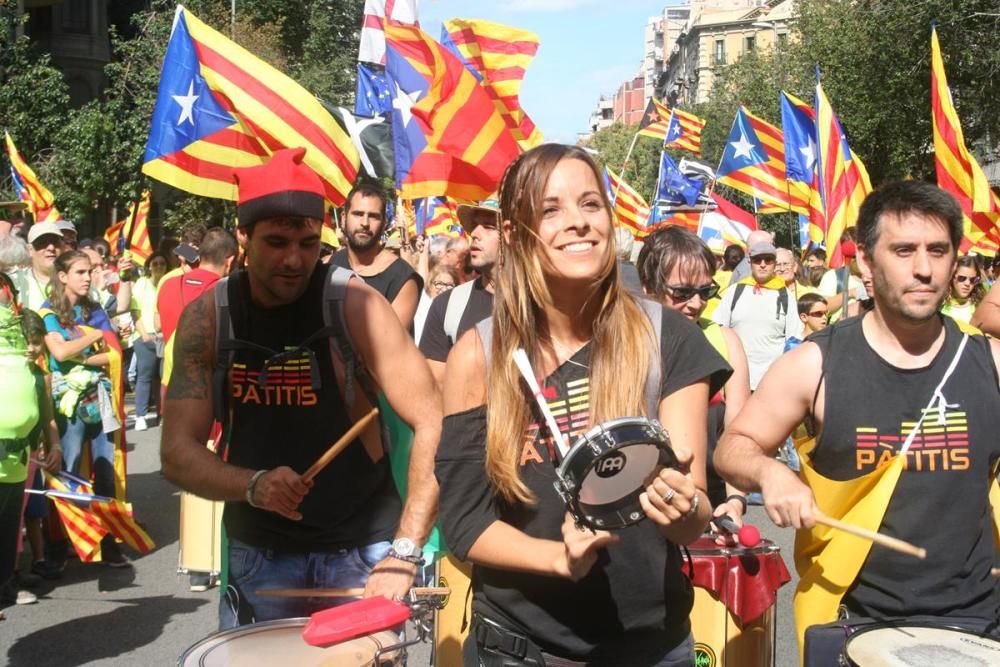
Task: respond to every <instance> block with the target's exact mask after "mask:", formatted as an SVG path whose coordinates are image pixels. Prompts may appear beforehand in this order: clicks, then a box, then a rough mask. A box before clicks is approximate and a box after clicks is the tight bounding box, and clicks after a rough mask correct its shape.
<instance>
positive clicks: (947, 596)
mask: <svg viewBox="0 0 1000 667" xmlns="http://www.w3.org/2000/svg"><path fill="white" fill-rule="evenodd" d="M942 319H943V321H944V327H945V332H946V335H945V341H944V345H943V346H942V348H941V350H940V352H939V353H938V354H937V356H936V357H935V358H934V360H933V361H932V362H931V364H930V365H929V366H927V367H925V368H916V369H901V368H896V367H894V366H892V365H890V364H889V363H888V362H887V361H886V360H885V359H883V358H882V357H880V356H879V355H878V354H877V353H876V352H875V350H874V349H872V347H871V346H870V345H869V344H868V341H867V340H866V339H865V336H864V333H863V331H862V326H861V323H862V318H861V317H854V318H850V319H848V320H845V321H843V322H839V323H837V324H835V325H833V326H830V327H828V328H826V329H824V330H822V331H820V332H818V333H815V334H813V335H812V336H811V337H810V339H809V340H810V341H812V342H815V343H816V344H817V345H819V347H820V349H821V350H822V353H823V369H824V374H825V379H824V383H825V389H824V390H825V403H824V408H823V427H822V433H821V435H820V437H819V441H818V443H817V446H816V448H815V450H814V451H813V453H812V455H811V460H812V464H813V466H814V467H815V468H816V470H817V471H818V472H819V473H820V474H821V475H823V476H825V477H827V478H829V479H834V480H848V479H853V478H856V477H859V476H861V475H863V474H866V473H869V472H871V471H872V470H874V469H875V467H876V466H877V465H878V464H879V462H880V461H883V460H885V459H888V458H890V457H892V456H893V455H894V454H895V453H896V452H897V451H898V450H899V449H900V448H901V447H902V445H903V442H904V441H905V440H906V437H907V435H908V434H909V432H910V430H911V429H912V428H913V427H914V425H915V424H916V422H917V420H918V419H919V418H920V415H921V412H922V411H923V410H924V409H925V408H926V406H927V405H928V403H929V402H930V399H931V396H932V394H933V393H934V389H935V388H936V387H937V386H938V383H940V382H941V380H942V378H943V377H944V374H945V371H946V370H947V368H948V366H949V365H950V364H951V362H952V360H953V359H954V357H955V353H956V351H957V350H958V348H959V343H960V342H961V339H962V335H963V334H962V332H961V331H960V330H959V328H958V326H957V325H956V324H955V323H954V321H952V320H951V319H950V318H947V317H944V318H942ZM942 393H943V394H944V398H945V402H946V405H944V406H940V407H939V408H935V409H933V410H931V411H929V413H928V415H927V416H926V417H925V418H924V422H923V424H922V425H921V427H920V429H919V431H918V432H917V434H916V437H915V439H914V441H913V444H912V445H911V447H910V449H909V451H908V452H907V454H906V467H905V469H904V471H903V473H902V475H901V476H900V479H899V482H898V484H897V486H896V489H895V492H894V493H893V495H892V499H891V500H890V502H889V507H888V510H887V511H886V514H885V518H884V519H883V521H882V525H881V528H880V529H879V530H880V532H882V533H885V534H886V535H891V536H893V537H898V538H900V539H903V540H906V541H908V542H913V543H915V544H917V545H920V546H923V547H925V548H926V549H927V559H926V560H923V561H920V560H917V559H915V558H913V557H911V556H907V555H903V554H899V553H896V552H894V551H890V550H888V549H886V548H884V547H880V546H878V545H874V546H873V547H872V549H871V552H870V553H869V555H868V559H867V560H866V561H865V564H864V566H863V567H862V570H861V572H860V573H859V575H858V577H857V579H856V580H855V582H854V585H853V587H852V588H851V589H850V590H849V591H848V593H847V595H846V596H845V599H844V602H845V604H846V605H847V607H848V609H849V610H852V611H854V612H855V613H859V614H863V615H865V616H873V617H907V616H914V615H932V616H953V617H968V618H981V619H992V618H993V617H994V616H995V614H996V613H997V610H998V606H1000V597H998V588H997V578H996V577H993V576H991V574H990V569H991V568H992V567H994V566H995V565H996V561H997V554H996V548H995V546H994V543H993V529H992V513H991V509H990V504H989V499H988V494H989V488H990V484H991V481H992V476H991V471H992V470H993V469H994V466H995V465H996V462H997V458H998V456H1000V390H998V387H997V371H996V367H995V365H994V363H993V357H992V355H991V353H990V345H989V342H988V340H987V338H986V337H984V336H981V335H974V336H970V337H969V341H968V343H967V344H966V346H965V350H964V352H963V353H962V356H961V359H960V360H959V362H958V365H957V367H956V368H955V370H954V372H953V374H952V375H951V377H950V378H949V380H948V381H947V383H946V384H945V385H944V388H943V391H942Z"/></svg>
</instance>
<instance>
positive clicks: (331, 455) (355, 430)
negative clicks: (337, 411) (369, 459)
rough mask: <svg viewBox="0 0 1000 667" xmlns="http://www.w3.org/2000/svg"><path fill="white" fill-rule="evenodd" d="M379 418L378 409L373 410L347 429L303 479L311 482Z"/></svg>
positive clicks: (306, 472)
mask: <svg viewBox="0 0 1000 667" xmlns="http://www.w3.org/2000/svg"><path fill="white" fill-rule="evenodd" d="M377 416H378V408H372V411H371V412H369V413H368V414H366V415H365V416H364V417H362V418H361V419H359V420H358V421H357V422H355V424H354V426H352V427H351V428H349V429H347V433H345V434H344V435H342V436H341V437H340V439H339V440H337V442H335V443H333V444H332V445H330V449H328V450H326V451H325V452H323V456H321V457H319V458H318V459H316V463H314V464H312V465H311V466H309V470H306V471H305V473H304V474H303V475H302V479H304V480H305V481H306V482H311V481H312V479H313V478H314V477H315V476H316V475H318V474H319V472H320V471H321V470H322V469H323V468H325V467H327V466H328V465H330V461H332V460H333V459H335V458H337V455H338V454H340V452H342V451H343V450H344V449H345V448H346V447H347V446H348V445H349V444H351V442H353V441H354V439H355V438H356V437H358V435H359V434H360V433H361V431H363V430H365V427H367V426H368V424H370V423H371V421H372V420H373V419H375V417H377Z"/></svg>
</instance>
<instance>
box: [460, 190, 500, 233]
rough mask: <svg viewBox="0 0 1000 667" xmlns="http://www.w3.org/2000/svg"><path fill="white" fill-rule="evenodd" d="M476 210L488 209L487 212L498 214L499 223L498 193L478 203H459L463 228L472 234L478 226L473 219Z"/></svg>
mask: <svg viewBox="0 0 1000 667" xmlns="http://www.w3.org/2000/svg"><path fill="white" fill-rule="evenodd" d="M476 211H486V212H487V213H492V214H493V215H495V216H496V219H497V223H499V222H500V200H499V199H498V198H497V195H496V193H494V194H492V195H490V196H489V197H487V198H486V199H484V200H482V201H481V202H479V203H478V204H459V205H458V211H457V213H458V221H459V222H460V223H462V228H463V229H465V231H466V233H468V234H471V233H472V230H473V229H475V228H476V223H475V222H474V221H473V216H474V215H475V213H476Z"/></svg>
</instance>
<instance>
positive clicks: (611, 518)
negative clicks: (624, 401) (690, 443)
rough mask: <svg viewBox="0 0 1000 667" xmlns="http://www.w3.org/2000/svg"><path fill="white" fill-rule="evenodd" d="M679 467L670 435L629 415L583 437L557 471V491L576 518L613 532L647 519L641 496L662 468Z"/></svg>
mask: <svg viewBox="0 0 1000 667" xmlns="http://www.w3.org/2000/svg"><path fill="white" fill-rule="evenodd" d="M676 465H677V457H676V456H674V452H673V450H672V449H671V448H670V436H669V435H667V431H666V430H665V429H664V428H663V427H662V426H661V425H660V423H659V422H658V421H656V420H652V419H646V418H645V417H624V418H622V419H612V420H611V421H607V422H604V423H603V424H598V425H597V426H595V427H594V428H592V429H590V430H589V431H587V432H586V433H584V434H583V435H581V436H579V437H578V438H577V439H576V440H575V441H574V442H573V446H572V447H571V448H570V450H569V452H568V453H567V454H566V458H565V459H563V461H562V464H560V466H559V468H558V469H557V470H556V474H557V476H558V479H557V480H556V482H555V487H556V491H558V492H559V495H560V496H561V497H562V499H563V500H564V501H566V506H567V507H568V508H569V511H570V513H571V514H573V516H574V518H576V520H577V521H578V522H579V523H581V524H583V525H585V526H589V527H590V528H593V529H594V530H614V529H616V528H624V527H625V526H630V525H632V524H634V523H638V522H640V521H642V520H643V519H645V518H646V513H645V512H644V511H643V510H642V506H641V505H640V504H639V495H640V494H641V493H642V492H643V491H644V490H645V488H646V485H647V484H649V482H650V478H651V477H652V475H654V474H655V473H656V472H657V471H658V470H659V469H660V468H669V467H673V466H676Z"/></svg>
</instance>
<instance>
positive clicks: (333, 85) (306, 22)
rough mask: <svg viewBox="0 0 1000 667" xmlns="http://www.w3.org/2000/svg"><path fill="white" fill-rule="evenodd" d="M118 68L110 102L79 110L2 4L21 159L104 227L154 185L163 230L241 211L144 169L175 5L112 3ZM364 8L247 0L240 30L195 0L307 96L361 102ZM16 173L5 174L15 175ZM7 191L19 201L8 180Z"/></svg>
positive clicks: (7, 116) (8, 104)
mask: <svg viewBox="0 0 1000 667" xmlns="http://www.w3.org/2000/svg"><path fill="white" fill-rule="evenodd" d="M110 4H112V5H115V6H116V7H115V8H112V10H111V11H110V15H109V18H110V23H111V25H112V28H111V35H110V37H111V46H112V61H111V62H110V63H109V64H108V65H107V67H106V68H105V76H106V80H107V83H106V86H105V88H104V92H103V94H102V95H101V96H100V97H99V98H98V99H94V100H91V101H90V102H88V103H87V104H85V105H84V106H83V107H81V108H79V109H70V108H69V95H68V91H67V88H66V85H65V83H64V81H63V78H62V75H61V73H60V72H59V71H58V70H57V69H55V68H54V67H52V65H51V63H50V60H49V58H48V56H47V55H45V54H41V53H38V52H37V50H36V49H35V48H34V47H33V45H32V44H31V40H30V39H29V38H27V37H21V38H19V39H16V40H15V39H14V37H13V35H14V34H15V31H14V27H15V26H16V25H18V24H20V23H22V22H24V21H25V20H26V17H25V16H19V15H18V14H17V11H16V7H17V2H16V0H0V23H2V25H0V29H2V33H3V34H2V35H0V121H2V123H3V127H4V128H5V129H9V130H10V132H11V134H12V135H13V136H14V137H15V139H16V141H17V143H18V147H19V148H20V149H21V151H22V154H23V155H24V156H25V158H26V159H27V160H28V161H29V163H30V164H31V166H32V167H33V168H34V169H35V171H36V173H38V175H39V177H40V178H41V179H42V181H43V182H44V183H45V184H46V185H47V186H48V187H49V188H50V189H51V190H52V191H53V193H54V194H55V196H56V204H57V206H58V207H59V208H60V210H61V211H62V212H63V213H64V214H65V215H66V216H67V217H68V218H70V219H73V220H83V219H87V218H88V217H90V216H93V215H96V214H97V213H96V212H97V211H100V212H101V213H100V215H101V220H100V223H99V224H98V228H100V227H103V226H105V225H106V224H108V223H110V222H111V215H110V211H111V210H117V213H118V217H119V218H120V217H121V216H122V214H123V213H124V211H125V209H126V208H127V206H128V205H129V204H130V203H131V202H133V201H135V200H136V198H137V197H138V196H139V195H140V193H141V192H142V191H143V190H144V189H147V188H150V187H152V188H153V193H154V196H153V202H154V210H157V209H159V212H160V215H161V222H162V223H163V224H164V226H166V227H168V228H177V227H180V226H182V225H183V224H185V223H186V222H189V221H191V220H200V221H212V222H214V223H221V222H223V221H225V220H231V219H232V217H233V216H234V211H235V208H234V206H233V205H232V203H231V202H222V201H218V200H210V199H205V198H202V197H195V196H193V195H188V194H186V193H183V192H180V191H178V190H175V189H173V188H170V187H168V186H165V185H163V184H159V183H155V182H150V181H149V179H147V178H145V177H144V176H143V175H142V173H141V172H140V168H141V165H142V156H143V153H144V151H145V145H146V140H147V137H148V135H149V121H150V118H151V117H152V112H153V107H154V106H155V103H156V94H157V89H158V86H159V79H160V69H161V66H162V63H163V56H164V53H165V51H166V45H167V41H168V39H169V36H170V29H171V25H172V22H173V18H174V12H175V7H176V3H175V2H174V1H173V0H151V1H148V2H121V3H110ZM363 6H364V2H363V0H312V1H306V2H300V1H292V0H240V2H239V3H238V5H237V15H236V21H235V23H232V22H231V17H230V13H229V12H230V2H229V1H228V0H188V1H187V2H185V7H186V8H187V9H188V10H189V11H191V12H192V13H193V14H195V15H196V16H198V18H200V19H201V20H202V21H204V22H205V23H207V24H208V25H210V26H212V27H213V28H215V29H216V30H219V31H220V32H222V33H223V34H225V35H226V36H230V35H232V37H233V39H234V41H236V42H237V43H239V44H241V45H242V46H244V47H245V48H246V49H247V50H248V51H250V52H251V53H253V54H255V55H256V56H257V57H259V58H261V59H262V60H265V61H267V62H268V63H270V64H271V65H273V66H275V67H277V68H278V69H279V70H282V71H283V72H285V73H286V74H288V75H289V76H291V77H292V78H293V79H296V80H297V81H298V82H299V83H301V84H302V85H303V86H304V87H305V88H306V89H307V90H310V92H313V93H315V94H317V95H319V96H321V97H323V98H324V99H327V100H330V101H333V102H335V103H338V104H348V105H350V104H352V103H353V96H354V71H355V61H356V58H357V48H358V47H357V44H358V38H359V30H360V26H361V16H362V10H363ZM5 171H6V170H4V172H5ZM0 192H3V193H4V194H6V195H8V196H9V195H10V194H11V188H10V187H9V182H5V181H4V180H3V179H2V178H0Z"/></svg>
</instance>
